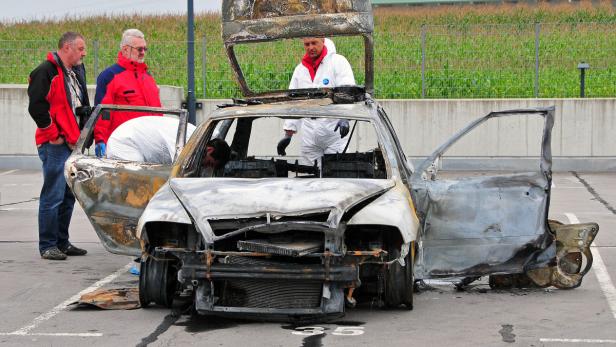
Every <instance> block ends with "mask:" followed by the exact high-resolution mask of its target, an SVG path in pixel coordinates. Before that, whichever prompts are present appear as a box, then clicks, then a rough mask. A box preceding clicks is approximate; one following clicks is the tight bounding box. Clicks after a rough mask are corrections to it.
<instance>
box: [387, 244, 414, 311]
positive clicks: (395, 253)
mask: <svg viewBox="0 0 616 347" xmlns="http://www.w3.org/2000/svg"><path fill="white" fill-rule="evenodd" d="M411 253H412V252H411V251H410V250H409V254H408V255H407V256H406V257H405V258H404V261H405V263H406V264H405V266H401V265H400V263H399V262H397V261H396V262H394V263H392V264H391V265H389V266H388V268H387V269H386V276H385V282H386V283H385V305H387V306H388V307H399V306H400V305H404V306H405V307H406V308H407V309H408V310H412V309H413V288H414V284H415V277H414V275H413V265H414V263H413V259H412V257H411ZM399 257H400V250H398V249H394V250H392V251H391V252H390V257H389V259H390V260H393V259H397V258H399Z"/></svg>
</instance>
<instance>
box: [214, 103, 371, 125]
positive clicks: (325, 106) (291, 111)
mask: <svg viewBox="0 0 616 347" xmlns="http://www.w3.org/2000/svg"><path fill="white" fill-rule="evenodd" d="M370 102H371V101H368V102H367V101H360V102H355V103H334V101H333V100H332V99H330V98H318V99H304V100H293V101H282V102H271V103H263V104H257V105H240V104H237V105H225V107H224V108H219V109H218V110H216V111H214V112H213V113H212V114H211V116H210V118H211V119H222V118H228V117H249V116H276V117H280V116H284V117H335V118H349V119H359V120H368V121H369V120H372V119H373V115H372V112H371V109H372V108H371V107H370V106H369V103H370Z"/></svg>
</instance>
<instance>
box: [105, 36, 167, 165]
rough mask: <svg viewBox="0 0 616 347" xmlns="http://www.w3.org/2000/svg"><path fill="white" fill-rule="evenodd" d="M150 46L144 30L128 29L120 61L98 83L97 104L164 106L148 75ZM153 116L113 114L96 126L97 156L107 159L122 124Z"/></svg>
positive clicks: (122, 42)
mask: <svg viewBox="0 0 616 347" xmlns="http://www.w3.org/2000/svg"><path fill="white" fill-rule="evenodd" d="M147 51H148V47H147V44H146V41H145V37H144V35H143V33H142V32H141V31H140V30H137V29H128V30H126V31H124V33H123V34H122V41H121V43H120V51H119V52H118V61H117V63H116V64H114V65H112V66H110V67H108V68H107V69H105V70H104V71H103V72H101V74H100V75H98V79H97V80H96V95H95V97H94V105H98V104H113V105H131V106H151V107H160V106H161V102H160V94H159V90H158V86H157V85H156V81H155V80H154V78H153V77H152V76H151V75H150V74H149V73H148V66H147V65H146V64H145V55H146V52H147ZM146 115H147V116H151V115H152V114H146V113H143V112H123V111H113V112H109V116H108V117H106V116H105V115H104V116H103V118H102V119H99V121H98V122H97V123H96V126H95V127H94V140H95V141H96V155H97V156H98V157H103V156H104V155H105V152H106V143H107V140H108V139H109V136H111V133H112V132H113V131H114V130H115V129H116V128H117V127H118V126H120V124H122V123H124V122H126V121H127V120H129V119H133V118H137V117H140V116H146Z"/></svg>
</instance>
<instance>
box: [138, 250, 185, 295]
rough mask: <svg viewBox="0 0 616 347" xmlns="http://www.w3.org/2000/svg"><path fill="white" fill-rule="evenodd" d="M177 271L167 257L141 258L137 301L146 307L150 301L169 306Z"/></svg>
mask: <svg viewBox="0 0 616 347" xmlns="http://www.w3.org/2000/svg"><path fill="white" fill-rule="evenodd" d="M176 274H177V271H176V270H175V266H174V264H173V262H172V261H171V260H169V259H160V260H157V259H154V258H153V257H151V256H149V257H147V259H146V260H143V259H142V260H141V271H140V273H139V303H140V304H141V307H147V306H149V305H150V303H151V302H154V303H156V304H158V305H162V306H166V307H171V305H172V304H173V297H174V296H175V292H176V288H177V279H176Z"/></svg>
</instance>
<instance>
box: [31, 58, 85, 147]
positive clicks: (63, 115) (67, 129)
mask: <svg viewBox="0 0 616 347" xmlns="http://www.w3.org/2000/svg"><path fill="white" fill-rule="evenodd" d="M64 69H65V68H64V66H63V65H62V61H61V60H60V58H59V57H58V55H57V54H55V53H52V52H49V53H48V54H47V60H46V61H44V62H43V63H41V65H39V66H38V67H37V68H36V69H34V70H33V71H32V72H31V73H30V78H29V81H28V82H29V83H28V96H29V98H30V101H29V104H28V112H29V113H30V115H31V116H32V119H34V121H35V122H36V126H37V127H38V128H37V129H36V133H35V135H34V137H35V140H36V144H37V145H40V144H43V143H46V142H49V141H53V140H55V139H57V138H58V136H62V137H64V139H65V141H66V142H67V143H69V144H72V145H74V144H75V143H76V142H77V139H78V138H79V132H80V131H79V124H78V120H77V117H75V114H74V112H73V107H72V103H71V94H70V90H69V89H68V88H69V87H68V82H66V80H65V70H64ZM73 71H74V72H75V74H76V75H77V80H78V81H79V84H80V85H81V94H82V95H83V100H82V102H81V104H82V105H90V102H89V100H88V90H87V89H86V79H85V75H86V73H85V68H84V67H83V64H82V65H78V66H75V67H73Z"/></svg>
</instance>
